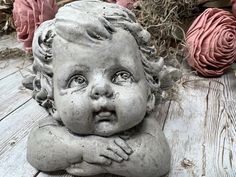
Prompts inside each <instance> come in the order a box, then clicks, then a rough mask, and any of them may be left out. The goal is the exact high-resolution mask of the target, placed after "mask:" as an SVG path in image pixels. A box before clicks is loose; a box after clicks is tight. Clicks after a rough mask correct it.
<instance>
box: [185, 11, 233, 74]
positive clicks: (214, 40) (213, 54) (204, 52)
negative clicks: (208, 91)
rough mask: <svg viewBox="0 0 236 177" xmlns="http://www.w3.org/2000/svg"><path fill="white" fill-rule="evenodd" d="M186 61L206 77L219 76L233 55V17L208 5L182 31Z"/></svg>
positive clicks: (231, 60)
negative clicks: (185, 45) (186, 53)
mask: <svg viewBox="0 0 236 177" xmlns="http://www.w3.org/2000/svg"><path fill="white" fill-rule="evenodd" d="M186 42H187V47H188V52H189V57H188V63H189V65H190V66H192V67H193V68H194V69H195V70H197V72H198V73H200V74H201V75H203V76H206V77H214V76H220V75H222V74H223V73H224V71H225V69H227V68H228V67H229V66H230V65H231V64H232V63H233V62H234V60H235V58H236V18H235V17H234V16H233V15H232V14H231V13H230V12H228V11H225V10H222V9H217V8H209V9H207V10H205V11H204V12H203V13H202V14H201V15H200V16H198V18H197V19H195V21H194V22H193V24H192V25H191V27H190V28H189V30H188V32H187V35H186Z"/></svg>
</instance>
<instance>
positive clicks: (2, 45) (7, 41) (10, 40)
mask: <svg viewBox="0 0 236 177" xmlns="http://www.w3.org/2000/svg"><path fill="white" fill-rule="evenodd" d="M6 48H23V45H22V43H20V42H18V41H17V40H16V33H12V34H10V35H3V36H0V50H4V49H6Z"/></svg>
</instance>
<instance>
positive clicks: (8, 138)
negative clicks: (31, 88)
mask: <svg viewBox="0 0 236 177" xmlns="http://www.w3.org/2000/svg"><path fill="white" fill-rule="evenodd" d="M47 115H48V114H47V112H46V111H45V110H44V109H43V108H42V107H40V106H39V105H38V104H37V103H36V101H35V100H33V99H31V100H30V101H28V102H27V103H26V104H25V105H23V106H21V107H20V108H19V109H17V110H16V111H14V112H13V113H12V114H10V115H9V116H8V117H7V118H5V119H3V120H2V121H1V122H0V169H2V164H4V163H8V162H4V161H2V159H3V157H4V156H6V154H10V152H11V150H12V149H13V148H14V147H15V146H16V145H17V144H18V143H19V142H21V140H22V139H23V138H24V137H26V136H27V135H28V133H29V131H30V129H31V128H32V127H33V126H34V124H35V123H36V122H38V120H40V119H42V118H44V117H46V116H47ZM11 155H12V154H10V155H9V157H8V158H11V157H10V156H11ZM8 165H9V166H11V165H16V166H15V168H19V167H17V166H19V165H20V164H8ZM0 174H1V173H0Z"/></svg>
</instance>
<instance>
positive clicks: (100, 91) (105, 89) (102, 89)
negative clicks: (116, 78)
mask: <svg viewBox="0 0 236 177" xmlns="http://www.w3.org/2000/svg"><path fill="white" fill-rule="evenodd" d="M90 96H91V98H92V99H98V98H100V97H103V96H104V97H107V98H110V97H112V96H113V90H112V88H111V86H110V84H108V83H107V82H106V81H101V80H100V81H99V82H96V83H94V85H93V86H92V88H91V93H90Z"/></svg>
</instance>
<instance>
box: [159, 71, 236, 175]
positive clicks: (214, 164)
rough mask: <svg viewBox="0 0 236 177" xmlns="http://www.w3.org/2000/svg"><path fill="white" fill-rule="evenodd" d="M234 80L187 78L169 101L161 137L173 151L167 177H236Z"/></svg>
mask: <svg viewBox="0 0 236 177" xmlns="http://www.w3.org/2000/svg"><path fill="white" fill-rule="evenodd" d="M235 93H236V78H235V76H234V75H233V73H230V74H227V75H225V76H223V77H222V78H219V79H203V78H199V77H195V76H186V77H184V78H183V79H182V81H181V82H180V83H179V86H178V95H179V96H178V97H179V98H178V99H177V100H172V101H171V105H170V108H169V111H168V112H167V115H166V117H164V116H163V117H160V119H165V120H162V122H165V126H164V133H165V135H166V137H167V139H168V141H169V144H170V146H171V150H172V165H171V172H170V174H169V177H199V176H207V177H233V176H236V172H235V166H236V163H235V161H234V157H235V155H236V147H235V142H234V137H235V133H236V126H235V125H236V123H235V120H236V112H235V106H236V104H235V101H234V100H235V97H236V94H235Z"/></svg>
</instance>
